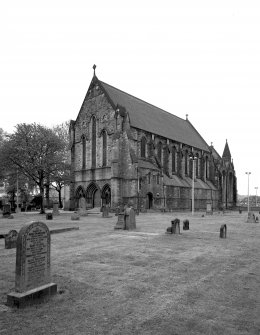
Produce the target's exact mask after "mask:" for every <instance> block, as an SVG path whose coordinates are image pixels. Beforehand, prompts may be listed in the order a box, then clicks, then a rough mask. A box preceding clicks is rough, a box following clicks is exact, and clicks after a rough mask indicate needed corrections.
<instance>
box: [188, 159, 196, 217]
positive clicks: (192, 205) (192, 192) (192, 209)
mask: <svg viewBox="0 0 260 335" xmlns="http://www.w3.org/2000/svg"><path fill="white" fill-rule="evenodd" d="M196 159H197V157H196V156H194V155H191V156H190V160H192V190H191V215H194V178H195V161H196Z"/></svg>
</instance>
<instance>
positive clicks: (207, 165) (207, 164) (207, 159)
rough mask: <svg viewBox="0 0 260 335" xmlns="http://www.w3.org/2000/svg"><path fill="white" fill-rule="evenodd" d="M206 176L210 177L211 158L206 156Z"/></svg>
mask: <svg viewBox="0 0 260 335" xmlns="http://www.w3.org/2000/svg"><path fill="white" fill-rule="evenodd" d="M206 178H207V179H208V178H209V158H208V156H206Z"/></svg>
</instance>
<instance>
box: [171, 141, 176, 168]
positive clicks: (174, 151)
mask: <svg viewBox="0 0 260 335" xmlns="http://www.w3.org/2000/svg"><path fill="white" fill-rule="evenodd" d="M172 172H173V173H174V172H176V148H175V147H173V148H172Z"/></svg>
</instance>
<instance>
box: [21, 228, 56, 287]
mask: <svg viewBox="0 0 260 335" xmlns="http://www.w3.org/2000/svg"><path fill="white" fill-rule="evenodd" d="M49 282H50V232H49V229H48V227H47V226H46V225H45V224H44V223H42V222H32V223H31V224H29V225H26V226H24V227H23V228H22V229H21V230H20V232H19V234H18V239H17V249H16V277H15V290H16V291H17V292H24V291H27V290H30V289H33V288H36V287H39V286H41V285H44V284H47V283H49Z"/></svg>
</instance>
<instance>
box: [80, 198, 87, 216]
mask: <svg viewBox="0 0 260 335" xmlns="http://www.w3.org/2000/svg"><path fill="white" fill-rule="evenodd" d="M78 214H79V215H80V216H87V215H88V212H87V209H86V201H85V198H83V197H81V198H80V199H79V208H78Z"/></svg>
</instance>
